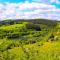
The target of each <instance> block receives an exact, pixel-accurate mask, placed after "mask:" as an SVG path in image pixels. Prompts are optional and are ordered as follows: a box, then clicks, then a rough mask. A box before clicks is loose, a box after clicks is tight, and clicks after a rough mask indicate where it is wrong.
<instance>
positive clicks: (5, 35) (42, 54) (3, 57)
mask: <svg viewBox="0 0 60 60" xmlns="http://www.w3.org/2000/svg"><path fill="white" fill-rule="evenodd" d="M0 60H60V21H52V20H46V19H35V20H34V19H31V20H4V21H0Z"/></svg>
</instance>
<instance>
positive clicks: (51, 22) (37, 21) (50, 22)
mask: <svg viewBox="0 0 60 60" xmlns="http://www.w3.org/2000/svg"><path fill="white" fill-rule="evenodd" d="M22 22H32V23H34V24H45V25H48V26H56V24H57V21H56V20H48V19H27V20H24V19H16V20H12V19H8V20H3V21H0V26H2V25H13V24H20V23H22Z"/></svg>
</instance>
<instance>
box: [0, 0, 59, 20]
mask: <svg viewBox="0 0 60 60" xmlns="http://www.w3.org/2000/svg"><path fill="white" fill-rule="evenodd" d="M36 18H43V19H52V20H60V0H0V20H4V19H36Z"/></svg>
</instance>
